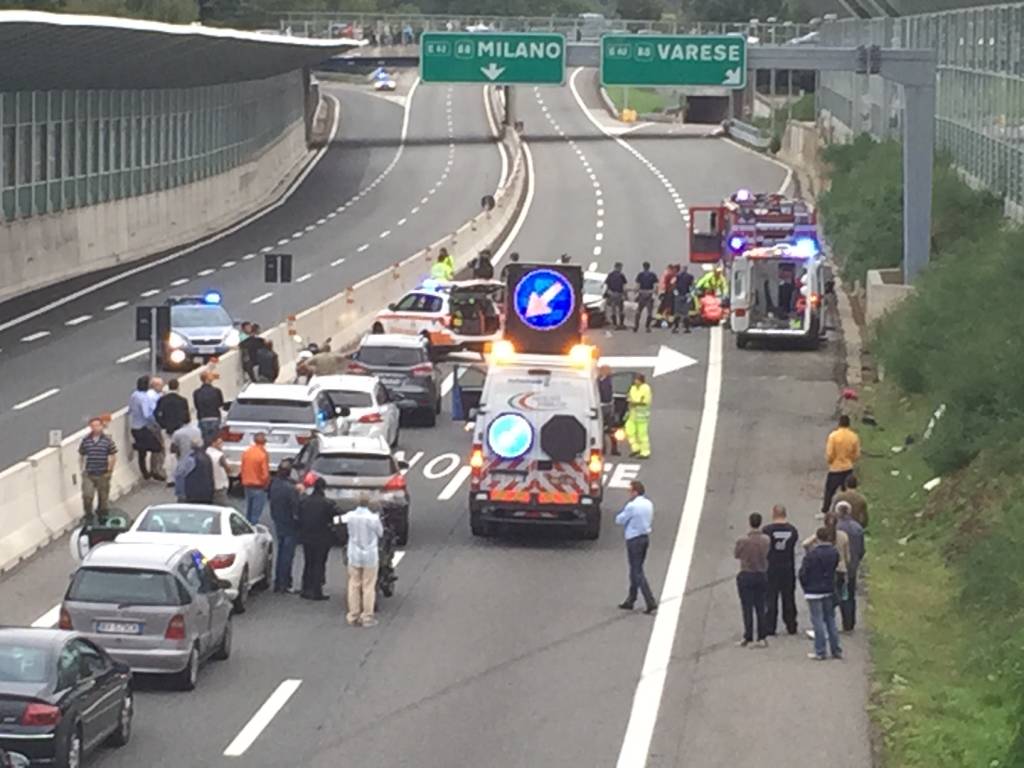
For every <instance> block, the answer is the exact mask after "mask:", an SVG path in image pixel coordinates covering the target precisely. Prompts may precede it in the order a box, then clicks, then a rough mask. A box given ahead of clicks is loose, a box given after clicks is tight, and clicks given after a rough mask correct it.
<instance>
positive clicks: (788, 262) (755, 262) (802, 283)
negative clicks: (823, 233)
mask: <svg viewBox="0 0 1024 768" xmlns="http://www.w3.org/2000/svg"><path fill="white" fill-rule="evenodd" d="M731 276H732V296H731V303H732V313H731V316H730V319H729V323H730V325H731V327H732V330H733V333H734V334H735V336H736V346H738V347H739V348H740V349H744V348H745V347H746V346H747V345H748V344H749V342H750V341H752V340H757V339H762V340H770V339H788V340H790V341H793V342H798V343H801V344H803V345H805V346H808V347H811V348H817V346H818V345H819V344H820V343H821V342H822V340H823V339H825V338H826V333H825V323H824V318H823V314H824V313H823V311H822V305H823V302H824V298H825V295H824V294H825V285H826V281H827V280H828V279H829V274H828V267H827V266H826V265H825V260H824V259H823V258H822V256H821V252H820V249H819V248H818V243H817V241H815V240H813V239H811V238H800V239H799V240H796V241H795V242H793V243H785V244H779V245H775V246H772V247H770V248H752V249H750V250H747V251H744V252H743V254H742V255H741V256H739V257H738V258H736V260H735V261H733V264H732V270H731Z"/></svg>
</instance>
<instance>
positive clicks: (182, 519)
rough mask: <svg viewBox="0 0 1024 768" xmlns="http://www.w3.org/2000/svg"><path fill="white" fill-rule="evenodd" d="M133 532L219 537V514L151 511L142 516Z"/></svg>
mask: <svg viewBox="0 0 1024 768" xmlns="http://www.w3.org/2000/svg"><path fill="white" fill-rule="evenodd" d="M135 530H137V531H146V532H147V533H198V534H207V535H210V536H219V535H220V512H215V511H212V510H203V509H151V510H149V511H148V512H146V514H145V515H143V517H142V520H141V521H139V527H138V528H136V529H135Z"/></svg>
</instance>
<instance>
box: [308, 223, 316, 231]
mask: <svg viewBox="0 0 1024 768" xmlns="http://www.w3.org/2000/svg"><path fill="white" fill-rule="evenodd" d="M314 229H316V224H307V225H306V231H307V232H312V231H313V230H314Z"/></svg>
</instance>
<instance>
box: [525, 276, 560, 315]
mask: <svg viewBox="0 0 1024 768" xmlns="http://www.w3.org/2000/svg"><path fill="white" fill-rule="evenodd" d="M564 287H565V286H564V285H562V283H552V284H551V285H549V286H548V287H547V289H546V290H545V291H544V293H539V294H538V293H531V294H530V300H529V301H528V302H527V304H526V316H527V317H536V316H537V315H546V314H548V313H550V312H551V302H552V301H554V300H555V299H556V298H558V294H560V293H561V292H562V289H563V288H564Z"/></svg>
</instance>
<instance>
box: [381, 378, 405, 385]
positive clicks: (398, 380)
mask: <svg viewBox="0 0 1024 768" xmlns="http://www.w3.org/2000/svg"><path fill="white" fill-rule="evenodd" d="M380 382H381V384H383V385H384V386H388V385H389V384H390V385H391V386H395V385H396V384H401V383H402V377H401V376H381V377H380Z"/></svg>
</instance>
